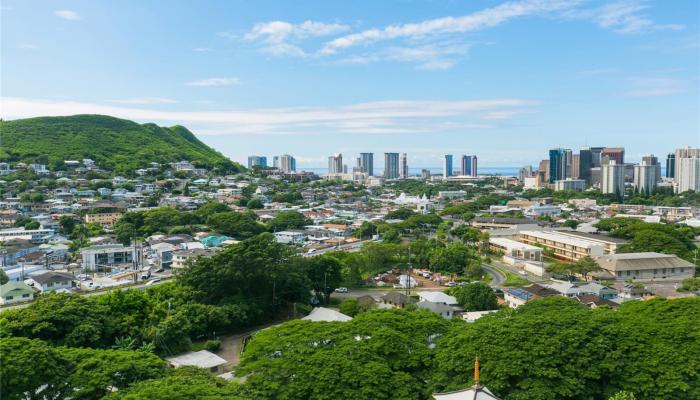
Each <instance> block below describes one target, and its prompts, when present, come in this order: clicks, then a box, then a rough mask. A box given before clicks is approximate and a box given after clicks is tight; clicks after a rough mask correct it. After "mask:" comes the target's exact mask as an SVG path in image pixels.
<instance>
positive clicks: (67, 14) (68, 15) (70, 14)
mask: <svg viewBox="0 0 700 400" xmlns="http://www.w3.org/2000/svg"><path fill="white" fill-rule="evenodd" d="M54 14H56V15H57V16H59V17H61V18H63V19H67V20H70V21H80V20H81V19H82V18H81V17H80V15H79V14H78V13H77V12H75V11H72V10H57V11H54Z"/></svg>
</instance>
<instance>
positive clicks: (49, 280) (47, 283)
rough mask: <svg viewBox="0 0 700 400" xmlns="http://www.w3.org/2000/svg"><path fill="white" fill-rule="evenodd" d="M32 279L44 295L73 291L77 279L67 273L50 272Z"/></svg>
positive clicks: (34, 276)
mask: <svg viewBox="0 0 700 400" xmlns="http://www.w3.org/2000/svg"><path fill="white" fill-rule="evenodd" d="M31 279H32V280H33V281H34V288H35V289H37V290H39V291H40V292H42V293H47V292H53V291H55V290H60V289H67V290H69V289H72V288H73V286H74V280H75V277H74V276H73V275H71V274H69V273H65V272H54V271H49V272H44V273H42V274H39V275H33V276H32V277H31Z"/></svg>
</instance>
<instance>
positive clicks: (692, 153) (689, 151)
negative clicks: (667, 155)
mask: <svg viewBox="0 0 700 400" xmlns="http://www.w3.org/2000/svg"><path fill="white" fill-rule="evenodd" d="M691 157H700V148H698V149H694V148H692V147H690V146H688V147H684V148H681V149H676V154H675V159H676V168H674V173H675V175H674V177H675V178H678V172H679V170H680V160H681V158H691ZM676 182H678V179H676Z"/></svg>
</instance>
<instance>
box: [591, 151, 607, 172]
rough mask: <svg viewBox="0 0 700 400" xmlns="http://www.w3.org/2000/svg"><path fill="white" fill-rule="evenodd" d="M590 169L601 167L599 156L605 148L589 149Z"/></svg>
mask: <svg viewBox="0 0 700 400" xmlns="http://www.w3.org/2000/svg"><path fill="white" fill-rule="evenodd" d="M590 149H591V168H600V166H601V165H602V162H601V159H600V157H601V156H600V155H601V153H602V152H603V149H605V147H591V148H590Z"/></svg>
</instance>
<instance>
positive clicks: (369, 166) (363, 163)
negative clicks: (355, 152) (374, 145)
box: [358, 153, 374, 176]
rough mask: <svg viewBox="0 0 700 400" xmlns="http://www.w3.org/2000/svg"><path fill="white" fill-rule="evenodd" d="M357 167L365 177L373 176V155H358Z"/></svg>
mask: <svg viewBox="0 0 700 400" xmlns="http://www.w3.org/2000/svg"><path fill="white" fill-rule="evenodd" d="M359 160H360V163H359V165H358V166H359V167H360V168H361V169H362V172H365V173H367V176H374V153H360V158H359Z"/></svg>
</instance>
